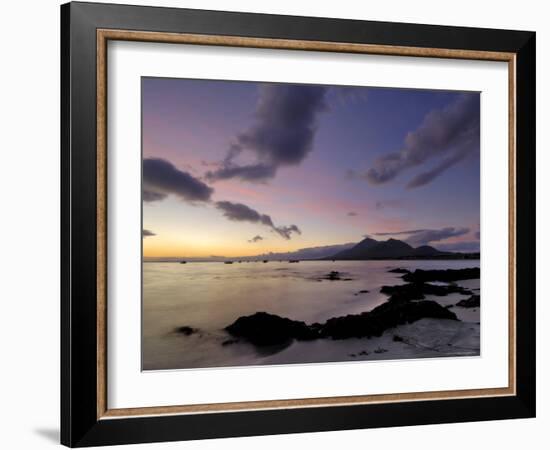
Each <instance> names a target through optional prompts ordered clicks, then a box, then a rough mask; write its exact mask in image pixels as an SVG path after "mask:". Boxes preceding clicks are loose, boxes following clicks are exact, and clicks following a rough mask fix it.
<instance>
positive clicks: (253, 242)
mask: <svg viewBox="0 0 550 450" xmlns="http://www.w3.org/2000/svg"><path fill="white" fill-rule="evenodd" d="M263 240H264V238H263V237H261V236H260V235H259V234H257V235H256V236H254V237H253V238H252V239H249V240H248V242H250V243H251V244H255V243H256V242H259V241H263Z"/></svg>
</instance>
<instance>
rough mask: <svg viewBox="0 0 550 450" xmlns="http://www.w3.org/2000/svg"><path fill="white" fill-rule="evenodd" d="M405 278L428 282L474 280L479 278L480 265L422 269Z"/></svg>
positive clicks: (404, 277) (407, 274)
mask: <svg viewBox="0 0 550 450" xmlns="http://www.w3.org/2000/svg"><path fill="white" fill-rule="evenodd" d="M402 278H403V280H405V281H409V282H415V283H426V282H429V281H459V280H473V279H476V278H479V267H471V268H467V269H446V270H422V269H416V270H415V271H414V272H410V273H406V274H405V275H403V277H402Z"/></svg>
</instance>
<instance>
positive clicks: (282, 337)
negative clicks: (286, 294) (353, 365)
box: [225, 312, 319, 346]
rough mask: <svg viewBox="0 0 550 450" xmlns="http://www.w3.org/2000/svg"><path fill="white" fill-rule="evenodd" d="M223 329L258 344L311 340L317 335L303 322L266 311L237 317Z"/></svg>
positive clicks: (279, 343)
mask: <svg viewBox="0 0 550 450" xmlns="http://www.w3.org/2000/svg"><path fill="white" fill-rule="evenodd" d="M225 329H226V331H228V332H229V333H230V334H231V335H232V336H235V337H240V338H244V339H246V340H247V341H249V342H251V343H252V344H254V345H258V346H268V345H281V344H285V343H287V342H289V341H290V340H292V339H297V340H311V339H316V338H317V337H319V335H318V333H317V332H316V331H315V330H314V329H313V328H312V327H309V326H307V325H306V324H305V323H304V322H300V321H296V320H290V319H287V318H284V317H280V316H277V315H275V314H269V313H266V312H257V313H255V314H252V315H251V316H242V317H239V318H238V319H237V320H236V321H235V322H233V323H232V324H231V325H229V326H227V327H226V328H225Z"/></svg>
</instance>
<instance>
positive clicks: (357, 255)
mask: <svg viewBox="0 0 550 450" xmlns="http://www.w3.org/2000/svg"><path fill="white" fill-rule="evenodd" d="M441 254H442V252H440V251H439V250H437V249H435V248H433V247H430V246H429V245H423V246H421V247H418V248H414V247H412V246H411V245H409V244H407V243H406V242H403V241H400V240H399V239H394V238H390V239H388V240H386V241H377V240H375V239H372V238H365V239H363V240H362V241H361V242H359V243H358V244H356V245H355V246H354V247H352V248H350V249H347V250H344V251H341V252H339V253H337V254H335V255H334V256H333V257H332V258H331V259H351V260H361V259H392V258H410V257H412V258H414V257H430V256H438V255H441Z"/></svg>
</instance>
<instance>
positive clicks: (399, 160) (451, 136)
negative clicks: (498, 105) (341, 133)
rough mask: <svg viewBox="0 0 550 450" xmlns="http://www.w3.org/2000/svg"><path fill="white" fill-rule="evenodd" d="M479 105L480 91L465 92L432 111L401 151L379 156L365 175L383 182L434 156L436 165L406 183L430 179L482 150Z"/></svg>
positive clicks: (411, 183) (417, 182) (420, 184)
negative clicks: (477, 92) (480, 147)
mask: <svg viewBox="0 0 550 450" xmlns="http://www.w3.org/2000/svg"><path fill="white" fill-rule="evenodd" d="M479 109H480V108H479V94H462V95H460V96H459V97H458V99H457V100H456V101H455V102H453V103H451V104H450V105H448V106H447V107H445V108H444V109H441V110H434V111H432V112H430V113H429V114H427V115H426V116H425V117H424V120H423V122H422V124H421V125H420V127H419V128H417V129H416V130H415V131H413V132H410V133H408V134H407V136H406V137H405V141H404V143H403V147H402V149H401V150H400V151H398V152H394V153H390V154H388V155H384V156H382V157H380V158H378V159H377V160H376V161H375V163H374V165H373V167H371V168H370V169H369V170H368V171H367V172H366V173H365V174H363V177H364V178H366V179H367V180H368V181H369V182H370V183H372V184H383V183H387V182H388V181H391V180H393V179H394V178H395V177H397V176H398V175H399V174H400V173H401V172H404V171H406V170H408V169H410V168H413V167H420V168H423V167H424V165H425V164H427V163H429V162H430V161H431V160H434V159H435V160H436V164H435V166H434V167H433V168H431V169H428V170H424V171H423V172H421V173H420V174H418V175H416V176H415V177H413V178H412V179H411V180H410V181H409V183H408V185H407V187H409V188H416V187H419V186H423V185H425V184H428V183H430V182H431V181H432V180H434V179H435V178H436V177H438V176H439V175H441V174H442V173H443V172H445V171H446V170H447V169H448V168H449V167H452V166H453V165H455V164H456V163H458V162H459V161H461V160H462V159H464V158H465V157H466V156H468V155H469V154H472V153H474V152H476V151H479V126H480V125H479V124H480V115H479Z"/></svg>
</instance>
